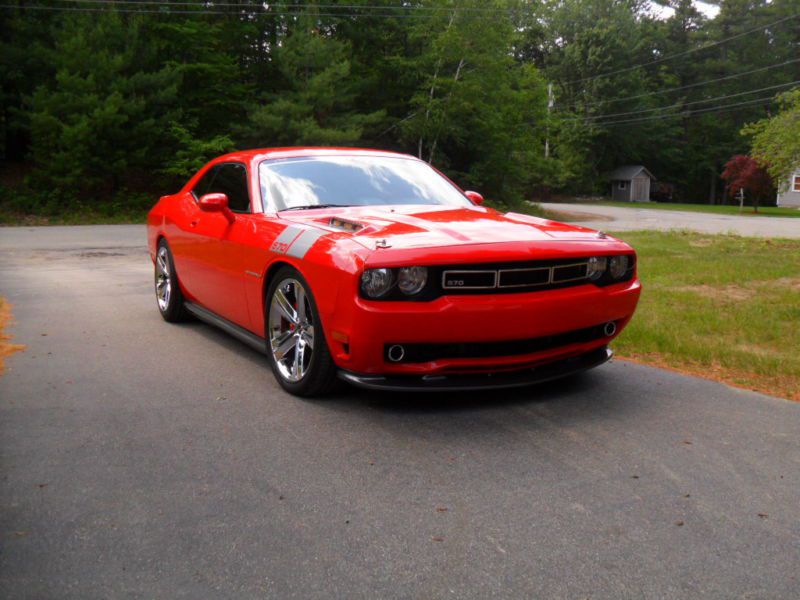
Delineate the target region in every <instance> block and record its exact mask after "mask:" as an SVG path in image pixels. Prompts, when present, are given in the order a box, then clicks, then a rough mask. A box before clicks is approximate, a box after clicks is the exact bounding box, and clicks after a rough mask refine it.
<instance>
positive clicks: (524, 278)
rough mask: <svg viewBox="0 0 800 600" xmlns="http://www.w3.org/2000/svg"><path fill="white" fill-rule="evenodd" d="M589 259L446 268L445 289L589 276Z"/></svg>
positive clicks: (514, 285) (547, 282)
mask: <svg viewBox="0 0 800 600" xmlns="http://www.w3.org/2000/svg"><path fill="white" fill-rule="evenodd" d="M588 269H589V262H588V260H587V261H582V262H574V263H571V264H566V265H553V266H549V267H531V268H514V269H497V270H485V271H480V270H470V269H446V270H445V271H443V272H442V289H443V290H448V291H449V290H493V289H504V288H525V287H537V286H540V285H550V284H559V283H569V282H572V281H579V280H581V279H586V277H587V274H588Z"/></svg>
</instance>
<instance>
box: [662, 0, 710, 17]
mask: <svg viewBox="0 0 800 600" xmlns="http://www.w3.org/2000/svg"><path fill="white" fill-rule="evenodd" d="M694 5H695V6H696V7H697V10H699V11H700V12H701V13H703V14H704V15H705V16H707V17H708V18H709V19H711V18H713V17H716V16H717V13H718V12H719V7H717V6H714V5H712V4H706V3H705V2H698V1H697V0H695V3H694ZM651 7H652V8H651V10H652V11H653V14H654V15H656V16H658V17H661V18H662V19H666V18H668V17H670V16H671V15H672V13H674V12H675V11H674V10H672V9H671V8H665V7H663V6H659V5H658V4H656V3H655V2H653V3H651Z"/></svg>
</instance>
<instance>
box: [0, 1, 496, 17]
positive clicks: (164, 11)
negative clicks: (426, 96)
mask: <svg viewBox="0 0 800 600" xmlns="http://www.w3.org/2000/svg"><path fill="white" fill-rule="evenodd" d="M77 1H86V0H77ZM94 1H95V2H97V1H99V0H94ZM104 3H111V2H110V0H104ZM114 3H118V2H114ZM135 4H149V5H150V6H151V8H141V9H134V8H116V7H115V8H100V7H84V6H42V5H31V4H23V5H10V4H3V5H0V10H40V11H50V12H83V13H126V14H135V13H141V14H158V15H227V16H232V15H237V16H247V17H253V18H260V17H303V16H313V17H335V18H351V17H367V18H390V19H430V18H435V17H438V16H439V15H436V14H430V13H428V14H401V13H374V12H366V13H355V12H311V11H299V10H291V11H274V10H271V9H269V8H266V7H263V6H256V5H252V4H249V5H245V4H230V6H231V7H237V8H239V7H240V8H242V9H243V10H242V12H239V13H236V12H232V11H224V10H209V9H202V10H186V7H183V8H182V9H181V10H174V9H172V8H170V6H171V5H175V6H177V4H165V3H160V2H155V3H147V2H135ZM153 4H156V5H159V6H161V8H160V9H155V8H152V5H153ZM187 4H191V3H187ZM192 5H194V6H197V5H196V4H192ZM303 6H305V7H306V8H312V6H310V5H303ZM257 8H258V9H263V10H261V11H257V10H253V9H257ZM245 9H247V12H244V11H245ZM454 10H458V9H454ZM462 17H465V18H486V15H462Z"/></svg>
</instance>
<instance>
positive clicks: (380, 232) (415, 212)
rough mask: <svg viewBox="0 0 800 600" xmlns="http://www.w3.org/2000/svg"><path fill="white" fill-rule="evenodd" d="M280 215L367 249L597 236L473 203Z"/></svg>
mask: <svg viewBox="0 0 800 600" xmlns="http://www.w3.org/2000/svg"><path fill="white" fill-rule="evenodd" d="M281 218H282V219H285V220H288V221H292V222H295V223H303V224H306V225H313V226H316V227H320V228H323V229H328V230H331V231H339V232H343V233H345V234H347V235H349V236H350V237H351V238H352V239H353V240H354V241H356V242H358V243H359V244H362V245H363V246H364V247H366V248H368V249H370V250H374V249H380V248H395V249H412V248H438V247H443V246H461V245H467V244H473V245H474V244H498V243H504V242H544V241H548V240H554V241H555V240H560V241H567V240H575V241H592V240H600V239H603V237H602V234H598V232H596V231H594V230H592V229H587V228H585V227H576V226H572V225H567V224H565V223H558V222H556V221H549V220H547V219H539V218H536V217H531V216H529V215H523V214H517V213H505V214H504V213H500V212H498V211H496V210H493V209H491V208H484V207H478V206H476V207H463V208H462V207H458V208H453V207H445V206H391V207H390V206H380V207H377V206H369V207H346V208H337V209H320V210H312V211H308V212H303V213H300V212H297V213H286V212H284V213H282V214H281Z"/></svg>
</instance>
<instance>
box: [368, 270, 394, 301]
mask: <svg viewBox="0 0 800 600" xmlns="http://www.w3.org/2000/svg"><path fill="white" fill-rule="evenodd" d="M393 285H394V273H392V270H391V269H367V270H366V271H364V272H363V273H362V274H361V291H362V292H364V294H366V295H367V296H368V297H369V298H380V297H381V296H383V295H384V294H386V292H388V291H389V290H390V289H392V286H393Z"/></svg>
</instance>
